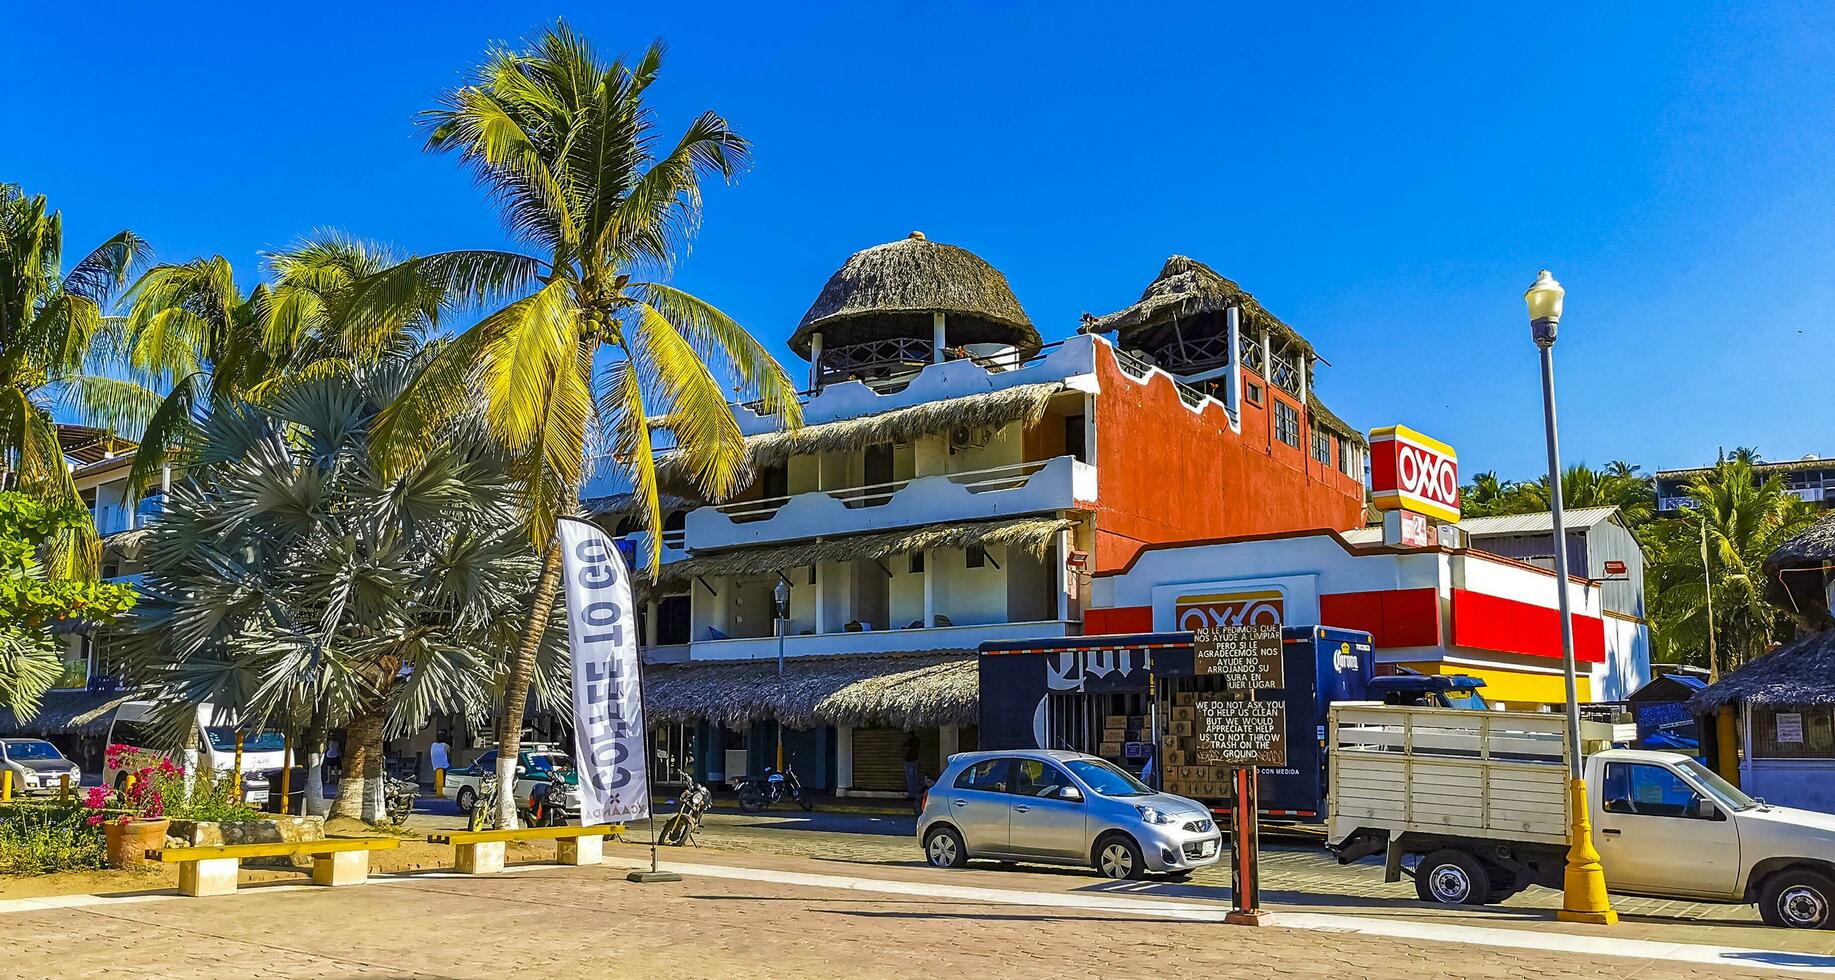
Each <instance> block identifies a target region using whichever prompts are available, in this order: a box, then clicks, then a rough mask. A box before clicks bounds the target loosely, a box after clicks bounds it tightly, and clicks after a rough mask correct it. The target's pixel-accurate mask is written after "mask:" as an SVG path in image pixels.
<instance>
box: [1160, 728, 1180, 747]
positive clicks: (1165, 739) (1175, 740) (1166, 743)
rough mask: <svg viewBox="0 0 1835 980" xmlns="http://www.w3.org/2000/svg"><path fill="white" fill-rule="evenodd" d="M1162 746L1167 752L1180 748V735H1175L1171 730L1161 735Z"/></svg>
mask: <svg viewBox="0 0 1835 980" xmlns="http://www.w3.org/2000/svg"><path fill="white" fill-rule="evenodd" d="M1160 748H1161V749H1162V750H1163V751H1166V752H1173V751H1176V750H1177V749H1178V748H1179V736H1177V735H1174V734H1172V733H1170V732H1168V733H1167V734H1165V735H1161V736H1160Z"/></svg>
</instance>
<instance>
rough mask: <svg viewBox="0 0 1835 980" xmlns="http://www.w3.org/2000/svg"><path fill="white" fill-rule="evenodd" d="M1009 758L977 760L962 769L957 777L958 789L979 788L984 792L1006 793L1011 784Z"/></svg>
mask: <svg viewBox="0 0 1835 980" xmlns="http://www.w3.org/2000/svg"><path fill="white" fill-rule="evenodd" d="M1008 761H1009V760H1007V759H988V760H987V761H985V762H977V763H975V764H974V765H972V766H970V767H968V768H967V769H964V770H962V775H960V776H957V777H956V788H957V789H970V790H979V791H981V792H983V793H1005V792H1006V791H1007V787H1008V786H1009V785H1010V779H1009V775H1010V771H1011V767H1010V766H1008V764H1007V763H1008Z"/></svg>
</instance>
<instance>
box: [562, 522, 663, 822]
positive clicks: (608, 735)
mask: <svg viewBox="0 0 1835 980" xmlns="http://www.w3.org/2000/svg"><path fill="white" fill-rule="evenodd" d="M558 531H559V534H560V545H561V571H562V575H563V576H564V578H565V580H566V581H565V586H566V590H567V642H568V645H569V647H570V649H571V653H572V661H573V746H574V765H575V768H576V769H577V771H578V772H579V778H580V823H581V825H582V826H592V825H594V824H602V823H614V822H617V821H620V820H629V819H633V818H637V817H646V816H649V814H650V793H649V785H650V779H649V774H648V773H647V772H646V771H645V767H646V766H647V764H648V754H647V753H646V752H645V751H644V737H645V732H646V729H645V727H644V708H643V697H642V694H641V693H640V690H639V687H638V679H637V670H638V666H637V618H636V616H635V615H634V612H633V610H632V608H631V607H632V597H631V573H630V570H629V569H627V568H626V567H625V564H624V558H623V557H622V556H621V555H619V554H618V549H617V547H616V546H614V545H613V544H612V540H611V539H610V538H608V537H607V536H606V535H605V533H604V532H603V531H600V530H599V529H598V528H596V527H593V526H592V525H591V524H588V523H586V522H584V521H572V520H564V521H561V522H560V527H559V529H558Z"/></svg>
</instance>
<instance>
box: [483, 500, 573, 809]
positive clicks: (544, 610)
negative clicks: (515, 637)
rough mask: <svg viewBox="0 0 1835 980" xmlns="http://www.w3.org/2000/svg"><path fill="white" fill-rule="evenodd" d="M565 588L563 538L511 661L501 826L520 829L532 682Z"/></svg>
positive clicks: (555, 545) (500, 777)
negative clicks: (519, 783) (520, 764)
mask: <svg viewBox="0 0 1835 980" xmlns="http://www.w3.org/2000/svg"><path fill="white" fill-rule="evenodd" d="M560 586H561V546H560V541H559V538H558V537H556V538H551V539H549V541H548V550H547V553H546V555H545V557H544V558H543V560H542V577H541V578H540V579H539V580H537V581H536V583H535V602H534V603H533V605H532V606H531V607H530V609H529V625H528V628H527V629H525V630H524V631H523V635H522V644H521V645H520V646H518V647H517V648H516V659H514V660H512V661H510V676H509V679H508V680H507V681H506V682H505V683H506V685H507V686H506V687H505V689H504V693H503V718H502V720H501V722H500V723H499V724H500V725H501V726H502V727H501V728H500V729H499V735H498V739H497V785H498V786H500V787H502V792H500V793H498V794H497V825H498V826H499V827H506V828H509V827H515V826H516V757H517V756H518V755H519V754H521V752H522V719H523V713H524V712H525V711H526V710H527V709H528V707H529V682H530V680H531V679H532V678H533V677H534V676H535V651H536V650H538V649H540V648H541V644H542V633H543V632H544V631H545V630H546V629H547V627H548V615H549V613H551V612H552V611H553V610H554V599H555V596H556V595H557V594H558V593H559V592H560Z"/></svg>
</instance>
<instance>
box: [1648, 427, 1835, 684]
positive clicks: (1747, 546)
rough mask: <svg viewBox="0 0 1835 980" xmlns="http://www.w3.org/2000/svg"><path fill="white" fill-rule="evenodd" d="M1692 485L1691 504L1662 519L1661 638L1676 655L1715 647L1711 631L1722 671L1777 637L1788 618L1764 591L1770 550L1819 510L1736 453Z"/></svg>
mask: <svg viewBox="0 0 1835 980" xmlns="http://www.w3.org/2000/svg"><path fill="white" fill-rule="evenodd" d="M1686 492H1687V494H1688V496H1689V498H1690V499H1691V501H1692V503H1691V505H1689V506H1686V507H1684V508H1683V510H1682V515H1681V518H1680V519H1679V520H1675V521H1666V522H1663V523H1664V524H1665V525H1666V527H1665V528H1664V529H1663V530H1664V533H1662V534H1661V535H1658V536H1656V538H1655V550H1656V552H1657V557H1656V561H1655V563H1654V567H1653V569H1652V578H1653V580H1654V581H1655V584H1656V587H1657V601H1656V607H1657V612H1658V613H1659V618H1660V619H1661V620H1662V622H1663V623H1664V626H1665V628H1664V630H1663V631H1662V635H1661V636H1660V637H1659V640H1660V642H1661V643H1662V644H1663V645H1664V646H1665V647H1666V648H1667V651H1666V652H1667V653H1669V654H1670V655H1671V656H1674V657H1676V658H1677V659H1694V657H1693V656H1692V654H1695V653H1698V652H1705V651H1706V650H1708V649H1709V648H1710V644H1709V640H1708V637H1709V633H1710V631H1711V632H1712V634H1713V643H1712V648H1713V649H1714V650H1715V651H1716V656H1715V658H1714V661H1713V662H1710V663H1709V664H1708V665H1707V666H1708V667H1709V669H1710V670H1712V671H1714V672H1716V673H1720V672H1723V671H1727V670H1733V669H1736V668H1738V667H1739V666H1740V665H1741V664H1743V663H1745V662H1746V661H1748V660H1750V659H1752V658H1753V657H1756V656H1759V655H1760V654H1762V653H1764V652H1765V651H1766V650H1767V649H1769V648H1770V647H1771V645H1772V643H1773V642H1774V640H1775V639H1776V638H1777V636H1778V631H1779V630H1780V629H1781V628H1783V626H1784V622H1785V620H1784V614H1783V612H1782V610H1779V609H1778V608H1777V607H1775V606H1773V605H1771V603H1770V602H1768V601H1767V600H1766V598H1765V586H1766V580H1765V575H1764V562H1765V558H1766V556H1767V555H1769V554H1771V553H1772V552H1773V551H1775V550H1776V549H1777V547H1778V545H1780V544H1782V543H1783V542H1784V541H1785V540H1786V539H1788V538H1790V537H1791V536H1792V535H1794V534H1796V533H1797V532H1799V531H1801V530H1803V529H1804V528H1805V527H1807V526H1809V525H1810V524H1811V523H1813V522H1814V521H1815V519H1816V518H1817V516H1818V515H1819V513H1820V512H1819V511H1818V510H1817V509H1816V508H1815V507H1814V506H1813V505H1810V504H1807V503H1804V502H1803V501H1802V500H1800V499H1798V498H1797V497H1795V496H1793V495H1791V494H1789V493H1786V492H1785V488H1784V484H1783V481H1782V480H1780V479H1779V478H1777V477H1773V478H1771V479H1769V480H1765V481H1763V482H1761V481H1759V480H1758V479H1757V478H1756V474H1755V473H1754V472H1753V469H1752V464H1751V463H1749V462H1747V461H1746V460H1744V459H1742V458H1739V457H1737V456H1734V457H1729V458H1727V459H1724V460H1722V461H1721V462H1720V463H1718V464H1717V465H1716V466H1715V467H1714V469H1713V470H1712V471H1711V472H1709V473H1705V474H1703V475H1701V476H1697V477H1695V478H1694V479H1693V480H1690V481H1689V483H1688V486H1687V488H1686ZM1703 537H1705V539H1706V544H1705V547H1704V545H1703ZM1704 550H1705V552H1706V554H1705V556H1704V555H1703V551H1704ZM1704 562H1705V567H1704ZM1710 588H1711V589H1712V595H1711V597H1710V593H1709V590H1710ZM1710 599H1711V601H1710ZM1710 609H1711V610H1712V615H1711V616H1710Z"/></svg>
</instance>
